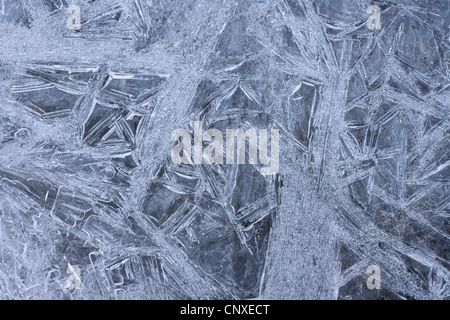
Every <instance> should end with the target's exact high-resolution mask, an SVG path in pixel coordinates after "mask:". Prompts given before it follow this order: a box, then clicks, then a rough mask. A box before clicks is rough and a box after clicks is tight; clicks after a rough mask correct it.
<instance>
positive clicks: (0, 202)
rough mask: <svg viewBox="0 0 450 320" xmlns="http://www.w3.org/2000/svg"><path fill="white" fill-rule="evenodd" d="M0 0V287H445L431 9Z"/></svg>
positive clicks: (445, 202) (444, 4)
mask: <svg viewBox="0 0 450 320" xmlns="http://www.w3.org/2000/svg"><path fill="white" fill-rule="evenodd" d="M0 5H1V8H0V299H251V298H263V299H449V298H450V269H449V268H450V252H449V249H450V226H449V218H450V184H449V182H450V180H449V178H450V29H449V28H450V1H448V0H401V1H400V0H393V1H375V0H374V1H368V0H258V1H250V0H248V1H244V0H242V1H231V0H186V1H181V0H180V1H178V0H123V1H117V0H115V1H109V0H108V1H107V0H90V1H88V0H75V1H68V0H67V1H66V0H42V1H38V0H0ZM70 5H77V6H79V8H80V24H81V27H80V28H79V29H78V28H75V29H73V28H69V27H68V24H67V20H68V18H69V16H70V15H71V12H68V11H67V8H68V7H69V6H70ZM370 5H377V6H378V7H379V8H380V10H381V15H380V23H381V28H380V29H377V28H369V25H368V24H367V21H368V19H370V16H371V13H367V8H368V7H369V6H370ZM198 120H201V121H202V123H203V127H204V128H203V129H204V130H206V129H208V128H215V129H219V130H221V131H225V130H226V129H228V128H243V129H249V128H264V129H271V128H275V129H278V130H279V132H280V154H279V163H280V168H279V171H278V173H277V174H276V175H273V176H264V175H262V174H261V173H260V171H259V169H260V167H259V166H258V165H253V164H246V165H229V164H222V165H205V164H204V165H188V164H186V165H176V164H174V163H173V162H172V161H171V158H170V152H171V150H172V148H173V146H174V141H171V134H172V131H173V130H175V129H178V128H184V129H187V130H189V131H190V132H193V128H194V121H198ZM70 266H76V267H77V268H79V269H76V268H72V269H71V268H70ZM369 266H377V267H378V268H379V270H380V288H379V289H370V288H369V287H368V285H367V279H368V278H369V276H370V274H368V273H367V268H368V267H369ZM74 270H80V273H79V275H78V276H79V280H80V282H79V283H77V281H74V279H75V278H74ZM75 280H76V279H75Z"/></svg>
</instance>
